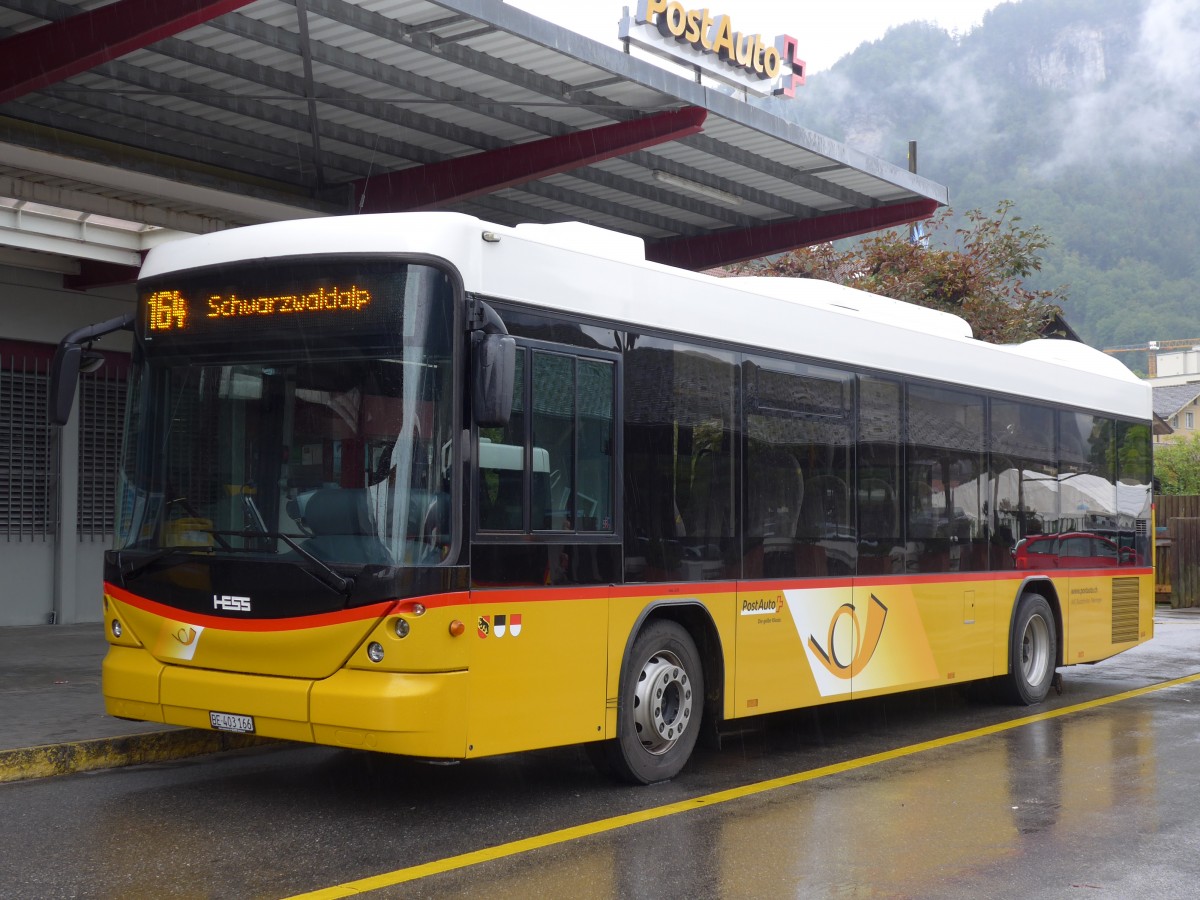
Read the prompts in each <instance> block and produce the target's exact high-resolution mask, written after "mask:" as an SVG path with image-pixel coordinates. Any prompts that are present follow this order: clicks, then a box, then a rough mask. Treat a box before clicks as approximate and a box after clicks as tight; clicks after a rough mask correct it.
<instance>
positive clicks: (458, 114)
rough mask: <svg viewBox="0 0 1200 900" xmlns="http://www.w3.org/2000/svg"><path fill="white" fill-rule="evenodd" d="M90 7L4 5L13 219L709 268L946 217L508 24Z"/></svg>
mask: <svg viewBox="0 0 1200 900" xmlns="http://www.w3.org/2000/svg"><path fill="white" fill-rule="evenodd" d="M88 6H91V3H89V2H87V0H0V47H2V48H3V50H4V52H3V53H0V60H3V61H4V62H3V64H0V99H4V100H7V102H5V103H3V105H0V196H8V197H11V198H13V199H17V200H31V201H34V202H39V203H50V204H53V205H58V206H65V207H69V208H72V209H77V210H80V211H83V212H91V213H99V214H102V215H109V216H118V217H121V218H126V219H129V220H130V221H133V222H139V223H145V224H151V225H156V226H159V227H163V228H170V229H175V230H179V231H186V232H202V231H211V230H215V229H221V228H226V227H230V226H235V225H241V224H249V223H253V222H262V221H270V220H278V219H285V218H296V217H301V216H320V215H332V214H339V213H342V214H344V213H352V212H355V211H358V210H361V209H368V208H369V209H372V210H376V211H382V210H388V211H396V210H403V209H417V208H426V209H427V208H440V209H451V210H458V211H462V212H467V213H470V214H472V215H476V216H479V217H480V218H483V219H487V220H491V221H495V222H497V223H499V224H506V225H512V224H518V223H520V222H557V221H565V220H578V221H584V222H588V223H591V224H594V225H599V226H601V227H605V228H611V229H614V230H617V231H622V232H625V233H628V234H633V235H636V236H639V237H641V238H643V239H644V240H645V241H646V244H647V252H648V255H649V256H650V257H651V258H654V259H658V260H660V261H665V262H670V263H673V264H676V265H682V266H687V267H692V268H703V267H707V266H713V265H720V264H723V263H729V262H734V261H738V260H742V259H748V258H754V257H757V256H762V255H765V254H769V253H775V252H779V251H782V250H787V249H791V248H794V247H797V246H802V245H805V244H811V243H816V242H819V241H825V240H831V239H834V238H838V237H846V236H850V235H853V234H860V233H863V232H865V231H873V230H877V229H881V228H886V227H890V226H894V225H901V224H904V223H907V222H910V221H913V220H916V219H920V218H924V217H926V216H928V215H930V214H931V213H932V212H933V210H934V209H935V208H936V207H937V206H939V205H941V204H945V203H946V202H947V199H948V198H947V192H946V189H945V188H944V187H942V186H941V185H938V184H935V183H933V182H931V181H929V180H927V179H925V178H922V177H920V176H918V175H915V174H912V173H910V172H908V171H906V170H904V169H901V168H899V167H897V166H894V165H891V164H890V163H887V162H884V161H882V160H879V159H876V158H872V157H869V156H867V155H865V154H863V153H860V152H858V151H856V150H854V149H852V148H850V147H847V146H845V145H843V144H840V143H837V142H835V141H832V140H830V139H828V138H826V137H823V136H821V135H819V134H816V133H814V132H811V131H809V130H807V129H805V128H803V127H802V126H801V125H799V124H797V123H796V122H795V121H793V119H792V118H791V115H792V113H793V107H791V106H789V104H790V103H791V101H789V100H786V99H783V98H766V99H746V98H743V97H737V96H733V95H731V94H730V93H728V92H727V91H726V90H722V89H718V88H714V87H710V86H707V85H705V84H700V83H697V82H696V80H695V79H693V78H689V77H685V76H684V75H681V74H679V73H678V72H676V71H669V70H667V69H663V68H661V67H659V66H657V65H655V64H653V63H651V62H649V61H647V60H644V59H639V58H636V57H634V56H632V55H629V54H626V53H622V52H620V51H619V50H616V49H614V48H612V47H607V46H604V45H602V44H599V43H597V42H595V41H593V40H590V39H588V38H585V37H583V36H581V35H579V34H576V33H574V32H571V31H567V30H565V29H563V28H560V27H558V26H556V25H554V24H552V23H550V22H546V21H544V20H541V19H538V18H536V17H534V16H531V15H529V14H527V13H525V12H523V11H521V10H519V9H515V8H513V7H510V6H507V5H505V4H504V3H502V2H499V0H437V2H433V0H383V2H379V0H376V2H373V3H371V4H370V6H369V8H368V7H367V6H366V5H360V4H359V3H356V2H349V0H255V2H250V3H246V2H237V0H224V2H213V0H210V2H204V0H154V2H151V0H114V2H112V3H110V4H108V5H105V6H101V7H98V8H96V9H91V10H89V9H85V7H88ZM616 12H617V10H616V8H615V7H614V20H615V16H616ZM65 48H66V49H65Z"/></svg>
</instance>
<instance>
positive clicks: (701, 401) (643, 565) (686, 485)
mask: <svg viewBox="0 0 1200 900" xmlns="http://www.w3.org/2000/svg"><path fill="white" fill-rule="evenodd" d="M629 344H630V346H629V347H628V348H627V349H626V351H625V520H626V531H625V571H626V577H627V578H628V579H629V580H632V581H681V580H687V581H693V580H695V581H700V580H714V579H721V578H730V577H737V575H738V572H739V570H740V566H739V564H738V563H739V560H738V556H739V553H740V549H739V547H738V542H737V522H736V517H737V509H738V505H737V502H736V491H737V477H736V476H737V470H736V465H737V454H736V451H735V446H734V433H735V417H734V407H735V402H736V399H737V394H736V389H737V377H738V376H737V373H738V368H737V366H736V365H735V362H734V359H735V357H734V354H732V353H728V352H725V351H720V350H714V349H711V348H708V347H699V346H692V345H689V344H684V343H681V342H675V341H670V340H665V339H659V338H646V337H642V336H640V335H630V341H629Z"/></svg>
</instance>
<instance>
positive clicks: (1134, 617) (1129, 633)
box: [1112, 577, 1139, 644]
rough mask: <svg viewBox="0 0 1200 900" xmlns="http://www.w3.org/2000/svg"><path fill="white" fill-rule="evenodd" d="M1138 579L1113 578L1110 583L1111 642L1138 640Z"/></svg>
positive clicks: (1121, 642)
mask: <svg viewBox="0 0 1200 900" xmlns="http://www.w3.org/2000/svg"><path fill="white" fill-rule="evenodd" d="M1138 600H1139V579H1138V578H1136V577H1133V578H1114V579H1113V583H1112V642H1113V643H1114V644H1125V643H1128V642H1129V641H1136V640H1137V639H1138V608H1139V603H1138Z"/></svg>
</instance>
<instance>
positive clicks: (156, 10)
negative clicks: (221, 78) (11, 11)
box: [0, 0, 251, 103]
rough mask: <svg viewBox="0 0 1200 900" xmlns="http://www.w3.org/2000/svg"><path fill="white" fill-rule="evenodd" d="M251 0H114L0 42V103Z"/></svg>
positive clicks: (112, 58)
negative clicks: (105, 4) (114, 0)
mask: <svg viewBox="0 0 1200 900" xmlns="http://www.w3.org/2000/svg"><path fill="white" fill-rule="evenodd" d="M249 2H251V0H117V2H115V3H110V4H108V5H107V6H101V7H99V8H98V9H92V10H88V11H87V12H82V13H77V14H75V15H72V16H70V17H69V18H66V19H61V20H59V21H57V22H50V23H48V24H46V25H43V26H41V27H40V28H34V29H31V30H30V31H23V32H20V33H19V34H14V35H11V36H10V37H7V38H5V39H4V40H2V41H0V103H7V102H8V101H10V100H16V99H17V98H18V97H23V96H25V95H26V94H29V93H32V92H33V91H37V90H41V89H42V88H44V87H49V86H50V85H52V84H57V83H58V82H60V81H62V80H63V79H65V78H70V77H71V76H72V75H78V74H79V73H80V72H86V71H87V70H88V69H91V68H94V67H95V66H98V65H100V64H101V63H106V62H109V61H110V60H114V59H116V58H117V57H118V56H124V55H125V54H126V53H130V52H131V51H133V50H140V49H141V48H142V47H145V46H146V45H147V44H152V43H154V42H155V41H159V40H162V39H163V38H166V37H170V36H171V35H173V34H178V33H179V32H181V31H185V30H187V29H188V28H192V27H193V26H196V25H200V24H203V23H204V22H207V21H208V20H209V19H212V18H215V17H216V16H220V15H224V14H225V13H227V12H229V11H230V10H234V9H238V8H239V7H242V6H246V5H247V4H248V3H249Z"/></svg>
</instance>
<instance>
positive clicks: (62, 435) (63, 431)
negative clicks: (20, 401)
mask: <svg viewBox="0 0 1200 900" xmlns="http://www.w3.org/2000/svg"><path fill="white" fill-rule="evenodd" d="M79 402H80V401H79V397H78V392H77V393H76V398H75V407H74V408H73V409H72V410H71V418H70V419H68V420H67V424H66V425H64V426H63V427H62V428H60V429H59V433H58V522H57V525H56V527H55V531H54V607H53V609H52V611H51V613H50V616H51V618H50V621H51V622H55V623H57V624H59V625H68V624H71V623H73V622H77V621H79V610H78V604H79V596H78V594H79V591H78V589H77V588H76V582H77V578H76V573H75V570H76V568H77V567H78V565H79V527H78V522H79Z"/></svg>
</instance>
